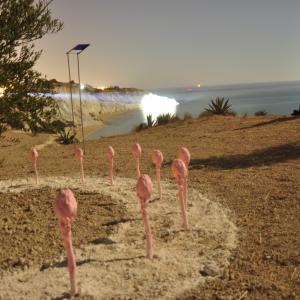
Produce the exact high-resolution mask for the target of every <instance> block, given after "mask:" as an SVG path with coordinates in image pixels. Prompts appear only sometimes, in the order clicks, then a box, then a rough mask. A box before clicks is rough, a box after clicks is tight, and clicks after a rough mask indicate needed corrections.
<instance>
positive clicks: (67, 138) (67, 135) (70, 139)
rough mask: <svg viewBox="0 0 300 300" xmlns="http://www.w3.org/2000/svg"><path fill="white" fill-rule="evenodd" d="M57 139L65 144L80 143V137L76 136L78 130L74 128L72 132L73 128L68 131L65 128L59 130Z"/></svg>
mask: <svg viewBox="0 0 300 300" xmlns="http://www.w3.org/2000/svg"><path fill="white" fill-rule="evenodd" d="M57 141H58V142H59V143H60V144H63V145H69V144H76V143H78V139H77V138H76V132H74V131H73V130H72V132H71V129H69V130H68V131H66V129H65V128H64V129H62V130H60V131H59V136H58V138H57Z"/></svg>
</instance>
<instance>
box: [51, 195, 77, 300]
mask: <svg viewBox="0 0 300 300" xmlns="http://www.w3.org/2000/svg"><path fill="white" fill-rule="evenodd" d="M54 213H55V215H56V216H57V218H58V221H59V226H60V231H61V236H62V239H63V241H64V246H65V249H66V251H67V257H68V269H69V276H70V284H71V295H72V296H73V295H75V294H76V293H77V288H76V258H75V254H74V250H73V246H72V232H71V226H72V223H73V221H74V219H75V217H76V213H77V202H76V199H75V197H74V194H73V193H72V191H71V190H69V189H63V190H60V191H59V193H58V195H57V198H56V201H55V204H54Z"/></svg>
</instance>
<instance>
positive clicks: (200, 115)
mask: <svg viewBox="0 0 300 300" xmlns="http://www.w3.org/2000/svg"><path fill="white" fill-rule="evenodd" d="M212 115H213V114H212V113H211V112H208V111H206V110H204V111H203V112H201V113H200V114H199V116H198V118H205V117H210V116H212Z"/></svg>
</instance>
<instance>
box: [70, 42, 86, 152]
mask: <svg viewBox="0 0 300 300" xmlns="http://www.w3.org/2000/svg"><path fill="white" fill-rule="evenodd" d="M89 45H90V44H78V45H76V46H75V47H73V48H72V49H70V50H69V51H68V52H67V53H66V54H67V59H68V71H69V84H70V98H71V109H72V120H73V124H74V125H75V118H74V105H73V92H72V82H71V69H70V57H69V55H70V54H76V55H77V71H78V84H79V105H80V120H81V133H82V146H83V150H84V152H85V141H84V131H83V118H82V101H81V81H80V68H79V54H80V53H81V52H82V51H84V50H85V49H86V48H87V47H88V46H89Z"/></svg>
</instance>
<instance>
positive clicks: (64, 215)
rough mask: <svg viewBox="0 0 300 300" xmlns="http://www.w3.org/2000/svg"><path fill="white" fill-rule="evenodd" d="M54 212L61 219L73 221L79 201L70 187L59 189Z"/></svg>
mask: <svg viewBox="0 0 300 300" xmlns="http://www.w3.org/2000/svg"><path fill="white" fill-rule="evenodd" d="M54 212H55V215H56V216H57V218H58V219H59V220H63V219H69V220H70V221H73V220H74V219H75V217H76V213H77V202H76V199H75V197H74V194H73V192H72V191H71V190H70V189H62V190H60V191H59V193H58V195H57V198H56V201H55V204H54Z"/></svg>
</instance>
